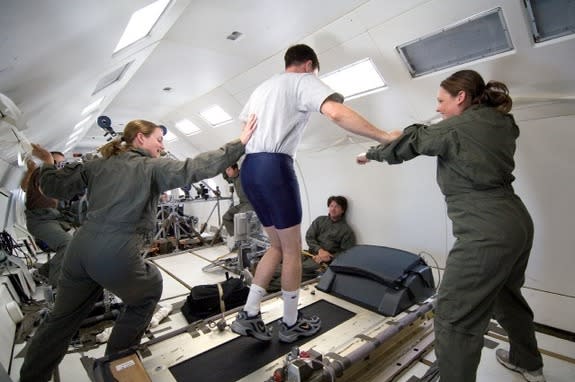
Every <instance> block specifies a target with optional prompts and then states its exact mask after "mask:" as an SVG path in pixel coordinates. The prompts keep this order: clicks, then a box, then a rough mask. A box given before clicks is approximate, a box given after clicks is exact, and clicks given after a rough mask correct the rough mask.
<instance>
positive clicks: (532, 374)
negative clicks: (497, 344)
mask: <svg viewBox="0 0 575 382" xmlns="http://www.w3.org/2000/svg"><path fill="white" fill-rule="evenodd" d="M495 358H497V361H499V363H500V364H502V365H503V366H505V367H506V368H508V369H509V370H513V371H516V372H518V373H521V375H522V376H523V378H525V380H526V381H529V382H545V376H544V375H543V368H539V369H537V370H533V371H529V370H526V369H524V368H522V367H519V366H516V365H514V364H512V363H511V362H510V361H509V352H508V351H507V350H503V349H497V350H496V351H495Z"/></svg>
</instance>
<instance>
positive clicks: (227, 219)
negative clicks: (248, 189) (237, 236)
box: [222, 172, 254, 236]
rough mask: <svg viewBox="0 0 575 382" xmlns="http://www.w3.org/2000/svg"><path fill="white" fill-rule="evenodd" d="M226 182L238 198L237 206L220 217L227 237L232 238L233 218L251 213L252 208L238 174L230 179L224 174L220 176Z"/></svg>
mask: <svg viewBox="0 0 575 382" xmlns="http://www.w3.org/2000/svg"><path fill="white" fill-rule="evenodd" d="M222 175H223V177H224V179H225V180H226V182H228V183H232V184H233V185H234V190H235V191H236V196H237V197H238V204H235V205H233V206H231V207H230V208H229V209H228V210H227V211H226V212H225V213H224V215H223V216H222V222H223V224H224V227H226V231H227V233H228V235H230V236H234V216H235V215H236V214H239V213H240V212H247V211H253V210H254V208H253V207H252V205H251V204H250V201H249V200H248V197H247V196H246V193H245V192H244V189H243V188H242V182H241V180H240V174H239V173H238V176H236V177H234V178H230V177H229V176H228V175H227V174H226V173H225V172H224V173H223V174H222Z"/></svg>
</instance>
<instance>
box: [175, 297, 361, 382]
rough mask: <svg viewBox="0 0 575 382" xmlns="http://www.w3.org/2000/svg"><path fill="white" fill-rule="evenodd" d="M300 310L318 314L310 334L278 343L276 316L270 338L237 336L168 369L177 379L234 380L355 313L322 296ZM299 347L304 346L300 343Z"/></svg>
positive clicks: (205, 381)
mask: <svg viewBox="0 0 575 382" xmlns="http://www.w3.org/2000/svg"><path fill="white" fill-rule="evenodd" d="M301 311H302V312H303V313H304V315H306V316H311V315H318V316H319V317H320V318H321V322H322V326H321V330H320V331H319V332H318V333H317V334H315V335H314V336H312V337H307V338H301V339H299V340H298V341H296V342H292V343H290V344H284V343H281V342H279V341H278V338H277V332H278V330H279V320H276V321H274V322H272V323H270V324H269V325H272V326H273V333H274V338H273V339H272V341H270V342H260V341H258V340H256V339H254V338H251V337H238V338H235V339H233V340H231V341H229V342H226V343H225V344H222V345H220V346H218V347H216V348H214V349H211V350H208V351H207V352H205V353H202V354H199V355H197V356H196V357H193V358H190V359H188V360H186V361H184V362H182V363H179V364H177V365H174V366H172V367H170V372H171V373H172V375H173V376H174V378H175V379H176V380H177V381H178V382H185V381H202V382H210V381H214V382H215V381H217V382H226V381H236V380H238V379H240V378H243V377H244V376H246V375H248V374H251V373H253V372H254V371H256V370H258V369H260V368H261V367H263V366H265V365H267V364H268V363H270V362H272V361H274V360H275V359H277V358H280V357H282V356H285V355H286V354H287V353H289V351H290V349H291V348H293V347H294V346H301V345H302V344H304V343H305V342H307V341H309V340H310V339H311V338H314V337H315V336H319V335H321V334H323V333H325V332H327V331H328V330H330V329H332V328H334V327H336V326H338V325H339V324H341V323H342V322H345V321H347V320H349V319H350V318H352V317H353V316H355V313H353V312H350V311H349V310H347V309H344V308H341V307H339V306H337V305H335V304H332V303H330V302H328V301H325V300H320V301H317V302H315V303H313V304H311V305H308V306H306V307H305V308H302V309H301ZM269 325H268V326H269ZM301 350H308V349H306V348H305V346H304V347H303V348H302V349H301ZM272 373H273V370H271V371H270V376H271V374H272Z"/></svg>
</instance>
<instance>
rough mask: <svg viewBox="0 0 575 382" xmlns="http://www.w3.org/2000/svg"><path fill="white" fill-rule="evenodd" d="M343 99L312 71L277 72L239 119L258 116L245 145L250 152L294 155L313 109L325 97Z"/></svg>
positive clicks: (316, 108) (317, 107) (252, 97)
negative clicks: (254, 128)
mask: <svg viewBox="0 0 575 382" xmlns="http://www.w3.org/2000/svg"><path fill="white" fill-rule="evenodd" d="M328 98H329V99H331V100H334V101H337V102H343V96H342V95H341V94H339V93H336V92H334V91H333V90H332V89H330V88H329V87H328V86H327V85H326V84H324V83H323V82H322V81H321V80H320V79H319V78H317V77H316V76H315V75H314V74H311V73H288V72H286V73H282V74H277V75H275V76H273V77H272V78H270V79H269V80H267V81H265V82H264V83H262V84H261V85H260V86H258V87H257V88H256V90H254V92H253V93H252V94H251V96H250V99H249V100H248V103H247V104H246V105H245V106H244V108H243V110H242V112H241V114H240V117H239V118H240V120H242V121H244V122H245V121H246V120H247V119H248V117H249V115H250V114H255V115H256V117H257V128H256V130H255V131H254V133H253V135H252V138H251V139H250V141H249V142H248V144H247V146H246V154H250V153H260V152H268V153H283V154H288V155H290V156H292V157H293V156H294V155H295V152H296V149H297V146H298V145H299V142H300V140H301V137H302V135H303V131H304V129H305V127H306V126H307V123H308V121H309V117H310V113H311V112H314V111H316V112H319V111H320V108H321V105H322V104H323V102H324V101H325V100H326V99H328Z"/></svg>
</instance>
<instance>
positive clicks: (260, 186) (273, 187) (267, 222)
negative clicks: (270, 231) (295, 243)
mask: <svg viewBox="0 0 575 382" xmlns="http://www.w3.org/2000/svg"><path fill="white" fill-rule="evenodd" d="M240 179H241V181H242V187H243V189H244V192H245V193H246V196H247V197H248V199H249V201H250V203H251V204H252V206H253V207H254V211H256V214H257V215H258V218H259V219H260V222H261V223H262V225H263V226H264V227H271V226H274V227H275V228H277V229H284V228H289V227H293V226H294V225H297V224H300V223H301V217H302V212H301V198H300V194H299V184H298V181H297V177H296V174H295V171H294V168H293V158H292V157H291V156H289V155H287V154H279V153H254V154H247V155H246V158H245V159H244V162H243V163H242V169H241V171H240Z"/></svg>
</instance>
